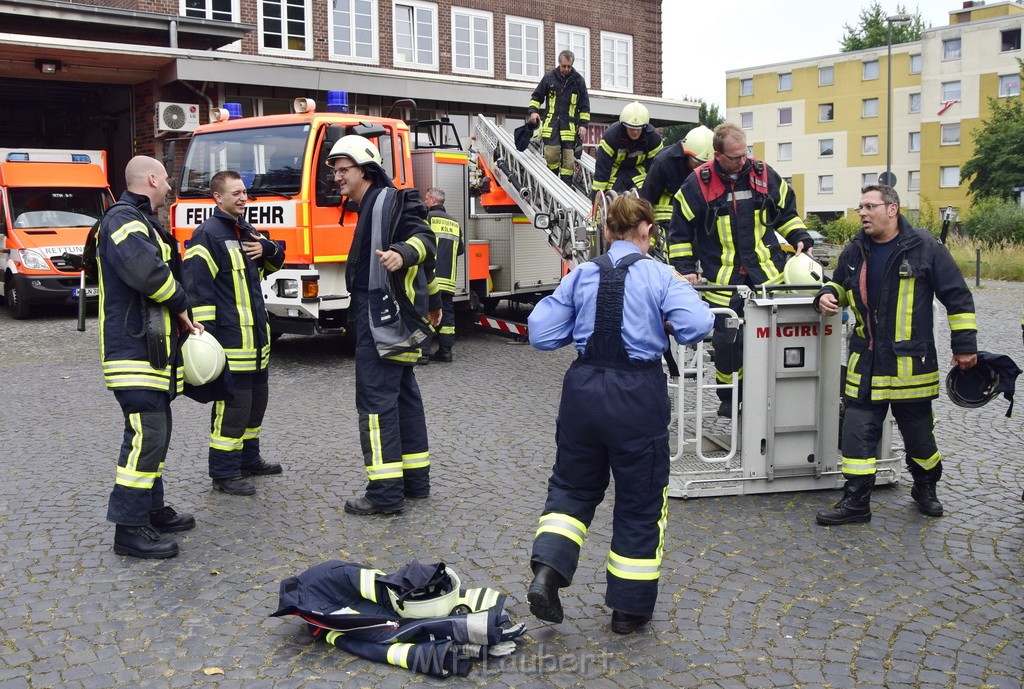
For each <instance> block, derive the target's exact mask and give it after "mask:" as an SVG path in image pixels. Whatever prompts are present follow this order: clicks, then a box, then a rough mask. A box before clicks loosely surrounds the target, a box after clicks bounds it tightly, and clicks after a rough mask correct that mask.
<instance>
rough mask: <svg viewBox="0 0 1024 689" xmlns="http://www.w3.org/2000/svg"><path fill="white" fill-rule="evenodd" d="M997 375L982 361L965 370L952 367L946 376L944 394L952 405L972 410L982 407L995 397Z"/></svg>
mask: <svg viewBox="0 0 1024 689" xmlns="http://www.w3.org/2000/svg"><path fill="white" fill-rule="evenodd" d="M998 386H999V374H998V373H996V370H995V369H994V368H992V367H991V366H989V365H988V364H987V363H985V362H984V361H980V360H979V361H978V363H977V364H975V365H974V366H972V367H971V368H969V369H967V370H966V371H962V370H960V367H959V366H954V367H953V368H952V369H950V371H949V373H947V374H946V392H947V393H949V399H950V400H951V401H952V402H953V404H955V405H957V406H959V407H967V408H968V409H974V408H975V407H983V406H985V405H986V404H988V401H989V400H990V399H992V398H993V397H995V396H996V392H997V390H996V388H997V387H998Z"/></svg>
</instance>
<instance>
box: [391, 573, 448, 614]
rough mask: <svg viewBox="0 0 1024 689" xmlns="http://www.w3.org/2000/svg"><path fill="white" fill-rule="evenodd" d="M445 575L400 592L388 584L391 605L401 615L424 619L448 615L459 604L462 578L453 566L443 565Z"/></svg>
mask: <svg viewBox="0 0 1024 689" xmlns="http://www.w3.org/2000/svg"><path fill="white" fill-rule="evenodd" d="M442 567H443V569H444V575H443V576H442V577H440V581H439V582H437V583H433V582H432V583H431V584H430V585H426V586H421V587H419V588H416V589H412V590H410V591H407V592H405V593H403V594H401V595H400V594H399V593H398V592H397V591H396V590H395V588H393V587H392V586H386V588H387V590H388V598H390V599H391V607H393V608H394V609H395V612H397V613H398V616H399V617H404V618H407V619H413V620H422V619H424V618H427V617H447V616H448V615H449V614H451V611H452V610H453V609H454V608H455V606H456V605H458V604H459V589H460V588H461V587H462V580H460V579H459V575H458V574H456V573H455V570H453V569H452V568H451V567H447V566H444V565H442Z"/></svg>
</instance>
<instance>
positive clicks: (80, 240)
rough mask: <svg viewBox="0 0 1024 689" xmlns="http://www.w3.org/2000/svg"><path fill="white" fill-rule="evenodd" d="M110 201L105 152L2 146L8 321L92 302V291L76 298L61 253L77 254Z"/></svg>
mask: <svg viewBox="0 0 1024 689" xmlns="http://www.w3.org/2000/svg"><path fill="white" fill-rule="evenodd" d="M113 203H114V197H113V195H112V194H111V192H110V185H109V184H108V183H107V154H106V152H105V151H89V150H57V149H41V148H0V288H2V294H3V298H4V302H5V304H6V306H7V309H8V311H10V313H11V315H12V316H13V317H14V318H17V319H23V318H28V317H29V316H30V315H31V314H32V311H33V309H34V308H35V307H37V306H39V305H43V304H64V303H73V302H75V301H77V300H78V299H80V298H82V297H83V296H84V297H85V298H95V297H97V296H98V293H99V292H98V288H97V287H96V286H94V285H90V286H86V288H85V294H84V295H82V294H80V291H81V290H80V285H79V282H80V280H79V276H80V273H79V271H78V270H77V269H75V268H74V267H73V266H71V265H70V264H69V263H68V262H67V261H66V260H64V258H63V254H64V253H69V254H81V253H82V247H83V245H84V244H85V237H86V235H87V234H88V233H89V228H90V227H92V225H93V223H95V222H96V220H98V219H99V218H100V217H101V216H102V215H103V213H104V211H106V209H107V208H109V207H110V206H111V204H113Z"/></svg>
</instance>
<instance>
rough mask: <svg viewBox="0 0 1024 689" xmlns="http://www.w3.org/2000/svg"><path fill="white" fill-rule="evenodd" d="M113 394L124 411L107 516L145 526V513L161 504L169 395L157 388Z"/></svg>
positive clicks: (168, 416) (162, 502)
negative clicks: (121, 437)
mask: <svg viewBox="0 0 1024 689" xmlns="http://www.w3.org/2000/svg"><path fill="white" fill-rule="evenodd" d="M114 397H115V398H116V399H117V403H118V404H120V405H121V411H122V412H123V413H124V439H123V440H122V441H121V454H120V455H119V456H118V458H117V476H116V478H115V479H114V490H112V491H111V492H110V500H109V501H108V503H107V519H108V520H109V521H112V522H114V523H115V524H121V525H123V526H145V525H147V524H149V513H150V512H151V511H152V510H158V509H160V508H161V507H163V506H164V482H163V478H162V474H163V468H164V460H165V459H166V458H167V447H168V446H169V445H170V443H171V397H170V395H168V394H167V393H166V392H160V391H158V390H115V391H114Z"/></svg>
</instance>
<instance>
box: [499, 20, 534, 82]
mask: <svg viewBox="0 0 1024 689" xmlns="http://www.w3.org/2000/svg"><path fill="white" fill-rule="evenodd" d="M514 26H515V27H522V30H521V31H519V32H517V33H516V35H515V36H513V32H512V27H514ZM528 28H529V29H535V30H536V31H537V46H536V49H530V48H528V47H527V46H526V42H527V41H528V40H530V39H528V38H527V37H526V35H525V29H528ZM514 40H518V41H520V42H522V43H523V45H521V46H517V49H519V50H521V51H522V53H523V56H522V58H521V59H519V60H513V59H512V50H513V46H512V43H513V41H514ZM528 53H530V54H535V55H536V59H535V61H532V62H531V61H530V60H529V59H528V57H527V54H528ZM513 66H516V67H518V70H513ZM542 74H544V22H542V21H538V20H536V19H528V18H526V17H515V16H512V15H505V77H506V78H507V79H510V80H513V81H538V80H539V79H540V77H541V75H542Z"/></svg>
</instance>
